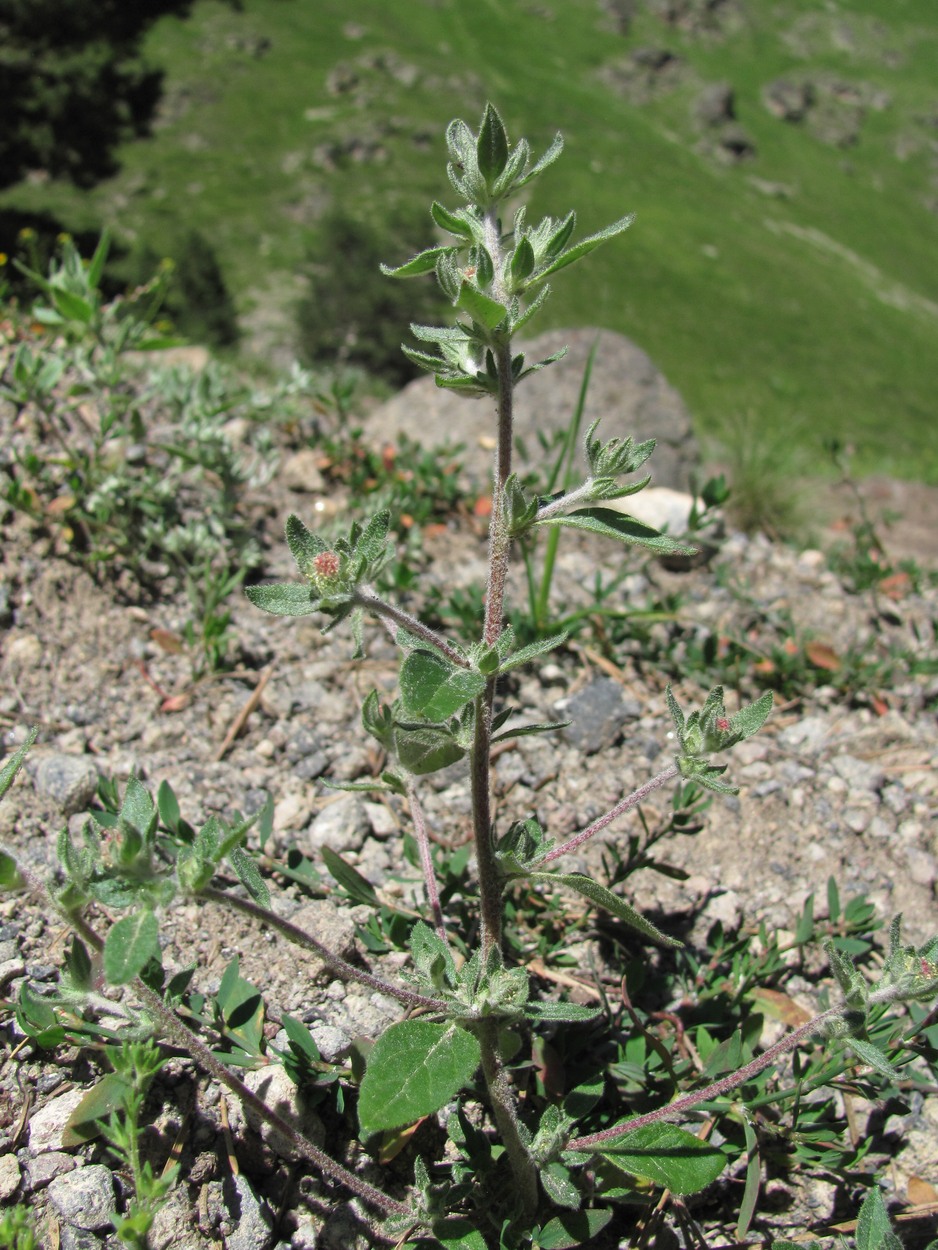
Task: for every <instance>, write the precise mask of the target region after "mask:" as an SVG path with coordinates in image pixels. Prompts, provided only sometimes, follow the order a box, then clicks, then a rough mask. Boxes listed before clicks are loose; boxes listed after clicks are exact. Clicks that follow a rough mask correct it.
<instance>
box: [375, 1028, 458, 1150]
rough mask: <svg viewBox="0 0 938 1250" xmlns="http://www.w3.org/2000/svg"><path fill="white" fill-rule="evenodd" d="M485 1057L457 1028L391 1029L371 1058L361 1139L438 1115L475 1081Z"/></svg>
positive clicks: (377, 1043)
mask: <svg viewBox="0 0 938 1250" xmlns="http://www.w3.org/2000/svg"><path fill="white" fill-rule="evenodd" d="M480 1055H481V1052H480V1050H479V1043H478V1042H477V1041H476V1039H475V1038H474V1037H473V1036H472V1034H471V1033H467V1032H466V1030H465V1029H461V1028H460V1027H459V1026H458V1025H456V1024H430V1023H428V1022H427V1021H425V1020H404V1021H402V1022H401V1023H400V1024H392V1025H391V1027H390V1028H389V1029H387V1030H386V1031H385V1032H384V1033H382V1034H381V1036H380V1037H379V1038H378V1040H377V1041H376V1042H375V1044H374V1046H373V1047H372V1049H371V1053H370V1054H369V1056H368V1066H367V1069H366V1071H365V1076H364V1079H363V1081H362V1084H361V1091H360V1094H359V1099H358V1119H359V1123H360V1124H361V1130H362V1136H363V1137H369V1136H371V1134H372V1133H379V1132H381V1131H382V1130H384V1129H389V1128H400V1127H401V1126H402V1125H404V1124H413V1122H414V1121H415V1120H419V1119H420V1118H421V1117H422V1116H425V1115H431V1114H432V1113H433V1112H434V1111H438V1110H439V1109H440V1107H442V1106H445V1104H446V1103H447V1102H449V1100H450V1099H451V1098H452V1097H454V1096H455V1095H456V1094H457V1093H458V1092H459V1091H460V1090H461V1089H462V1088H463V1086H465V1085H467V1084H468V1083H469V1082H470V1081H471V1080H472V1077H473V1075H474V1074H475V1070H476V1068H477V1067H478V1066H479V1059H480Z"/></svg>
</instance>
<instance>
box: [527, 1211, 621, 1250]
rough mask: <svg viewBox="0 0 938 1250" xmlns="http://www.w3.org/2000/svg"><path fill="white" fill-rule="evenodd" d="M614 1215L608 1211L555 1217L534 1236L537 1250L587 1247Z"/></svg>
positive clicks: (568, 1249)
mask: <svg viewBox="0 0 938 1250" xmlns="http://www.w3.org/2000/svg"><path fill="white" fill-rule="evenodd" d="M613 1215H614V1212H613V1211H610V1210H608V1209H607V1210H604V1211H600V1210H591V1211H564V1213H563V1214H562V1215H558V1216H555V1218H554V1219H552V1220H550V1221H549V1222H548V1223H547V1224H545V1225H544V1227H543V1228H542V1229H541V1231H540V1232H539V1233H538V1234H537V1235H536V1237H535V1240H534V1244H535V1246H537V1248H538V1250H573V1247H575V1246H588V1245H589V1244H590V1243H591V1242H592V1240H593V1238H594V1237H596V1236H598V1235H599V1233H601V1232H602V1230H603V1229H604V1228H605V1227H606V1225H607V1224H608V1223H609V1221H610V1220H611V1219H612V1217H613Z"/></svg>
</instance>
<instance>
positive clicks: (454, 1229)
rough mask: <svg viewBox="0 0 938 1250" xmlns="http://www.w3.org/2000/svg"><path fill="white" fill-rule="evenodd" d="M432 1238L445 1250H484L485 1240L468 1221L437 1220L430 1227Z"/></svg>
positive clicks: (457, 1219) (456, 1219)
mask: <svg viewBox="0 0 938 1250" xmlns="http://www.w3.org/2000/svg"><path fill="white" fill-rule="evenodd" d="M432 1230H433V1236H434V1237H435V1238H436V1239H437V1241H438V1242H439V1243H440V1245H441V1246H443V1247H445V1250H486V1246H485V1238H484V1237H483V1236H482V1234H481V1233H480V1232H479V1230H478V1229H477V1228H473V1227H472V1225H471V1224H470V1223H469V1221H468V1220H464V1219H460V1218H458V1217H454V1218H453V1219H449V1220H437V1221H436V1222H435V1223H434V1224H433V1225H432Z"/></svg>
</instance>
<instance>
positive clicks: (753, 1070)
mask: <svg viewBox="0 0 938 1250" xmlns="http://www.w3.org/2000/svg"><path fill="white" fill-rule="evenodd" d="M843 1014H844V1008H843V1007H829V1008H828V1010H827V1011H822V1012H821V1014H820V1015H819V1016H815V1017H814V1019H813V1020H809V1021H808V1023H807V1024H803V1025H802V1026H801V1027H800V1028H799V1029H795V1030H794V1032H792V1033H788V1034H786V1036H785V1037H783V1038H782V1039H781V1041H779V1042H776V1043H775V1045H774V1046H770V1047H769V1049H768V1050H766V1051H763V1052H762V1054H761V1055H758V1056H757V1057H756V1058H755V1059H752V1060H750V1062H749V1063H747V1064H744V1066H743V1067H741V1068H738V1069H737V1070H736V1071H735V1072H731V1073H730V1074H729V1076H724V1077H721V1078H720V1080H719V1081H714V1082H713V1084H712V1085H706V1086H705V1087H704V1088H703V1089H695V1090H692V1091H691V1092H690V1093H689V1094H684V1095H683V1096H682V1097H681V1098H676V1099H675V1100H674V1102H669V1103H668V1104H667V1106H665V1107H659V1108H658V1110H657V1111H649V1112H648V1113H647V1114H646V1115H639V1116H636V1117H635V1118H634V1119H633V1120H627V1121H626V1123H625V1124H616V1125H615V1126H614V1127H613V1128H607V1129H604V1130H603V1131H602V1132H601V1133H592V1134H591V1135H590V1136H588V1137H575V1138H574V1139H573V1141H570V1142H568V1143H567V1149H568V1150H582V1151H592V1150H596V1149H601V1148H602V1147H603V1146H604V1145H605V1144H606V1143H607V1142H610V1141H613V1140H614V1139H615V1138H616V1137H621V1136H622V1135H623V1134H624V1133H632V1132H634V1131H635V1130H636V1129H640V1128H645V1126H646V1125H648V1124H658V1123H660V1122H661V1121H664V1120H677V1119H679V1118H680V1117H681V1116H682V1115H683V1114H684V1112H685V1111H690V1110H691V1109H692V1108H693V1107H696V1106H698V1105H699V1104H700V1103H702V1102H709V1101H710V1099H711V1098H719V1097H721V1095H723V1094H728V1093H729V1092H730V1090H733V1089H737V1088H738V1087H739V1086H740V1085H744V1084H745V1083H746V1081H749V1080H751V1079H752V1078H753V1077H754V1076H757V1075H758V1074H759V1073H760V1072H761V1071H762V1070H763V1069H764V1068H768V1067H770V1066H771V1065H772V1064H773V1063H774V1062H775V1060H776V1059H780V1058H781V1056H782V1055H785V1054H787V1053H788V1052H789V1051H790V1050H794V1049H795V1047H796V1046H800V1044H801V1043H802V1042H804V1041H807V1039H808V1038H809V1037H811V1035H812V1034H813V1033H817V1032H818V1030H819V1029H820V1027H821V1025H823V1024H824V1022H825V1021H826V1020H831V1019H833V1018H834V1017H835V1016H842V1015H843Z"/></svg>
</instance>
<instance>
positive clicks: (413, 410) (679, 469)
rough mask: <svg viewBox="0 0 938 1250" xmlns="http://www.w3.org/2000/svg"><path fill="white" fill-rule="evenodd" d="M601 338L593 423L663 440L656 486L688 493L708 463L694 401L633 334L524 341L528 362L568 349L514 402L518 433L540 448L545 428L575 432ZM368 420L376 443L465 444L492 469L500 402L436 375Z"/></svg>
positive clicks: (469, 465)
mask: <svg viewBox="0 0 938 1250" xmlns="http://www.w3.org/2000/svg"><path fill="white" fill-rule="evenodd" d="M594 342H595V343H598V349H597V353H596V359H595V362H594V365H593V372H592V376H591V379H590V386H589V391H588V393H587V397H586V409H585V412H584V429H585V428H586V425H588V424H589V423H590V422H591V421H593V420H595V419H596V418H597V417H600V416H601V417H602V418H603V423H602V425H601V426H600V429H599V434H600V437H603V438H606V439H610V438H613V437H617V438H624V437H626V436H628V435H631V436H632V437H633V438H634V439H635V440H636V441H637V442H638V441H641V440H642V439H646V438H655V439H657V441H658V445H657V447H656V449H655V452H654V454H653V456H652V457H651V460H650V461H649V462H648V464H647V466H646V467H647V469H648V471H649V472H650V473H651V475H652V478H653V480H654V482H655V484H656V485H658V486H672V487H675V488H676V489H678V490H686V488H687V486H688V483H689V479H690V473H691V471H692V470H693V469H694V467H695V466H696V465H697V463H698V461H699V453H698V449H697V444H696V441H695V440H694V437H693V433H692V430H691V422H690V416H689V414H688V411H687V408H686V407H685V406H684V402H683V400H682V399H681V397H680V395H679V394H678V393H677V391H676V390H675V389H674V388H673V387H672V386H670V385H669V383H668V382H667V381H666V380H665V378H664V377H663V375H662V374H661V373H660V372H659V370H658V369H657V368H656V367H655V365H654V364H653V363H652V361H651V360H650V359H649V358H648V356H646V355H645V353H644V352H643V351H641V349H640V348H638V347H636V346H635V344H634V343H632V342H630V341H629V339H627V338H625V337H624V335H621V334H615V333H613V332H612V331H611V330H595V329H578V330H551V331H548V332H547V333H546V334H542V335H540V336H539V337H538V338H536V339H534V340H532V341H531V342H530V343H527V344H522V345H521V350H522V351H523V352H524V355H525V359H526V360H527V361H528V362H529V363H533V362H535V361H537V360H542V359H544V358H545V357H546V356H549V355H551V354H552V353H554V352H556V351H559V350H560V349H561V348H563V347H566V348H567V354H566V356H565V357H564V359H563V360H561V361H558V363H557V364H554V365H550V366H549V367H548V368H546V369H543V370H541V372H540V373H535V374H534V375H532V376H531V377H530V378H527V379H525V381H524V382H523V383H522V385H521V386H520V388H519V390H518V395H517V399H516V405H515V412H516V419H515V432H516V434H517V436H518V437H519V438H520V439H521V440H522V441H523V442H525V443H526V444H527V445H528V447H529V448H530V449H531V451H532V453H534V452H536V450H537V436H538V434H540V433H543V434H544V435H546V436H547V437H548V438H549V437H550V436H551V435H554V434H559V433H562V432H563V431H565V430H566V429H567V427H568V426H569V424H570V420H571V417H572V415H573V412H574V409H575V407H576V403H577V398H578V395H579V391H580V386H581V383H582V380H583V371H584V368H585V366H586V361H587V358H588V356H589V353H590V349H591V348H592V346H593V343H594ZM534 414H536V428H535V421H534ZM364 427H365V433H366V435H368V436H370V437H371V439H372V440H373V441H374V442H376V443H377V442H379V441H380V442H381V443H386V442H387V441H388V440H389V439H392V440H393V439H394V438H395V437H399V436H400V435H401V434H406V435H407V436H408V437H409V438H412V439H415V440H416V441H417V442H418V443H422V444H424V445H425V446H427V447H435V446H440V445H441V444H443V443H450V444H452V443H456V442H459V443H464V444H465V447H466V450H465V452H464V453H463V455H462V459H463V462H464V464H465V466H466V469H467V471H468V472H469V473H471V474H473V475H474V476H475V477H477V478H479V479H481V480H485V479H486V478H488V477H489V475H490V474H491V472H492V448H493V447H494V442H493V439H494V435H495V426H494V418H493V405H492V403H490V402H488V401H487V400H485V399H480V400H471V399H466V398H465V397H463V396H459V395H456V394H454V393H453V392H452V391H448V390H445V389H441V388H440V387H438V386H437V385H436V383H435V382H434V380H433V378H432V377H426V378H420V379H418V380H417V381H416V382H411V383H410V384H409V385H408V386H406V387H405V388H404V390H403V391H401V392H400V393H399V394H398V395H396V396H395V397H394V398H393V399H391V400H389V401H388V402H387V403H386V404H382V405H381V407H380V408H377V409H376V410H375V411H374V412H373V413H371V414H370V416H369V417H368V418H367V419H366V421H365V423H364Z"/></svg>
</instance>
